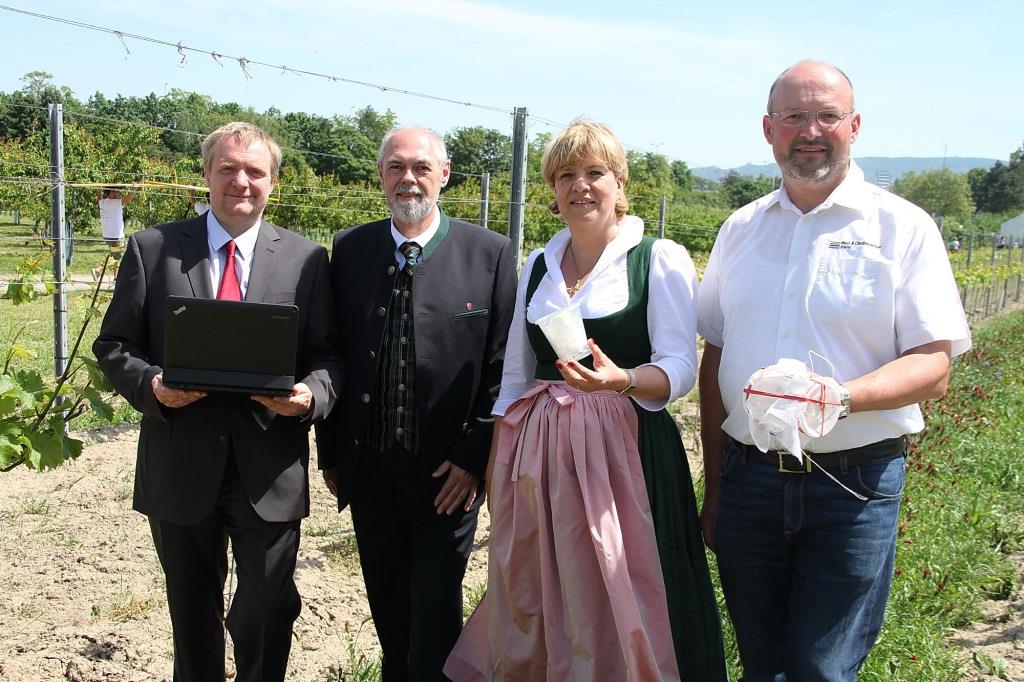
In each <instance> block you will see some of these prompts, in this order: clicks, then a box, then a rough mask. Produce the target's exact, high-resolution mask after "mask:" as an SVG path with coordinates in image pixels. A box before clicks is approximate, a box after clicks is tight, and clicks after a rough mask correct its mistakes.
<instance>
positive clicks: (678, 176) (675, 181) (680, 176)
mask: <svg viewBox="0 0 1024 682" xmlns="http://www.w3.org/2000/svg"><path fill="white" fill-rule="evenodd" d="M672 187H673V188H674V189H675V190H676V192H688V191H690V190H691V189H693V171H691V170H690V167H689V166H687V165H686V162H685V161H673V162H672Z"/></svg>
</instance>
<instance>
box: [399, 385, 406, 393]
mask: <svg viewBox="0 0 1024 682" xmlns="http://www.w3.org/2000/svg"><path fill="white" fill-rule="evenodd" d="M404 390H405V384H398V392H399V393H401V392H402V391H404Z"/></svg>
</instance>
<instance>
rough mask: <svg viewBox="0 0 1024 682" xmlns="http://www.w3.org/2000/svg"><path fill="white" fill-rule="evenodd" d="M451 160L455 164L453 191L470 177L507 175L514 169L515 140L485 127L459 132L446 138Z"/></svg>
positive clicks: (458, 130)
mask: <svg viewBox="0 0 1024 682" xmlns="http://www.w3.org/2000/svg"><path fill="white" fill-rule="evenodd" d="M444 144H445V146H446V147H447V148H448V158H450V159H451V161H452V171H454V172H453V173H452V177H451V180H449V182H448V186H449V187H457V186H458V185H460V184H461V183H463V182H465V181H466V179H467V176H466V175H463V174H471V175H480V174H482V173H491V174H492V175H493V174H495V173H498V172H501V171H507V170H509V169H510V168H511V166H512V140H511V139H510V138H509V137H508V136H507V135H504V134H502V133H500V132H498V131H497V130H494V129H492V128H485V127H484V126H470V127H466V128H455V129H453V130H452V131H451V132H449V133H448V134H447V135H445V136H444Z"/></svg>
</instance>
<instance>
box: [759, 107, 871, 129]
mask: <svg viewBox="0 0 1024 682" xmlns="http://www.w3.org/2000/svg"><path fill="white" fill-rule="evenodd" d="M852 113H853V112H852V111H843V110H842V109H822V110H821V111H796V110H787V111H770V112H768V115H769V116H775V117H777V118H778V119H779V123H781V124H782V125H784V126H786V127H787V128H802V127H804V126H805V125H807V121H808V120H809V119H810V118H811V114H813V115H814V117H815V118H816V119H817V120H818V123H820V124H821V125H822V127H825V128H834V127H836V126H837V125H839V124H840V123H842V121H843V119H845V118H846V117H847V116H849V115H850V114H852Z"/></svg>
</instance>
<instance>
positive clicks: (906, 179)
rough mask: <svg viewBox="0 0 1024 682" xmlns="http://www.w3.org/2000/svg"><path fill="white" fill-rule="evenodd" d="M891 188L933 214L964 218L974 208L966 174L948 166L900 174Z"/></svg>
mask: <svg viewBox="0 0 1024 682" xmlns="http://www.w3.org/2000/svg"><path fill="white" fill-rule="evenodd" d="M892 191H893V192H894V193H896V194H898V195H900V196H901V197H903V198H904V199H906V200H908V201H911V202H913V203H915V204H917V205H918V206H920V207H921V208H923V209H924V210H925V211H927V212H928V213H930V214H932V215H936V214H937V215H942V216H947V217H949V216H956V217H959V218H966V217H967V216H969V215H970V214H971V213H973V212H974V201H973V200H972V199H971V187H970V184H969V183H968V180H967V176H966V175H964V174H961V173H956V172H954V171H952V170H950V169H948V168H943V169H942V170H934V171H925V172H923V173H915V172H913V171H911V172H909V173H905V174H903V175H901V176H900V178H899V179H898V180H896V182H895V183H893V186H892Z"/></svg>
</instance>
